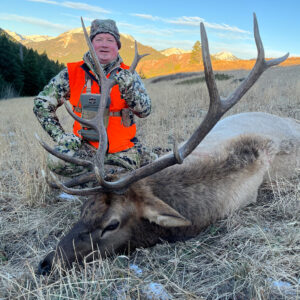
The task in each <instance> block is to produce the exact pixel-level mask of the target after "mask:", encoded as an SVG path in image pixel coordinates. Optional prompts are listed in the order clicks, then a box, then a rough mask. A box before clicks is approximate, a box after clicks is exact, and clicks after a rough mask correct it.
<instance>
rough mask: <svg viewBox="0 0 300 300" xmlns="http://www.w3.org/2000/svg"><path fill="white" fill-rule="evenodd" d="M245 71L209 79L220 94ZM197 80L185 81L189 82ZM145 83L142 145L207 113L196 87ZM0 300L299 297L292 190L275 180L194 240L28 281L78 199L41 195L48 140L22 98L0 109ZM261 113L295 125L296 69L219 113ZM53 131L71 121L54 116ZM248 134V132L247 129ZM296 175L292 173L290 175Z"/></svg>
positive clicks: (298, 205)
mask: <svg viewBox="0 0 300 300" xmlns="http://www.w3.org/2000/svg"><path fill="white" fill-rule="evenodd" d="M247 73H248V72H247V71H228V72H226V74H228V75H230V76H231V77H230V79H227V80H220V81H217V84H218V87H219V90H220V94H221V95H223V96H226V95H228V94H229V93H230V92H231V91H232V90H233V89H234V88H235V87H236V86H237V84H238V81H239V79H241V78H244V77H245V76H246V75H247ZM197 76H198V77H199V76H203V74H201V75H195V76H194V77H197ZM186 79H187V78H185V79H176V80H164V81H160V82H157V83H151V80H148V81H146V86H147V89H148V92H149V94H150V95H151V98H152V101H153V112H152V114H151V116H149V117H148V118H147V119H144V120H138V124H139V137H140V139H141V140H142V141H143V142H144V143H145V144H146V145H148V146H149V147H154V146H158V145H159V146H163V147H169V146H170V143H172V140H173V138H175V139H176V140H177V141H179V142H180V141H182V140H184V139H186V138H187V137H188V136H189V134H190V133H191V132H192V131H193V130H194V128H195V127H196V126H197V124H198V123H199V122H200V121H201V119H202V117H203V116H204V114H205V111H206V110H207V107H208V92H207V88H206V85H205V82H200V83H191V84H187V83H186V84H178V83H180V82H181V81H183V80H186ZM0 111H1V117H0V118H1V119H0V149H1V151H0V299H1V300H2V299H163V300H165V299H241V300H247V299H249V300H250V299H263V300H265V299H272V300H274V299H300V201H299V198H300V183H299V178H294V179H286V178H278V181H277V182H276V183H274V184H273V185H272V186H268V187H266V186H264V187H261V190H260V192H259V197H258V202H257V203H256V204H255V205H251V206H249V207H247V208H245V209H243V210H240V211H238V212H236V213H234V214H233V215H231V216H230V217H228V218H226V219H224V220H220V221H218V222H216V223H215V224H212V225H211V226H209V227H208V228H207V229H206V230H204V231H203V232H202V233H201V234H200V235H199V236H198V237H197V238H194V239H192V240H188V241H187V242H185V243H183V242H178V243H174V244H167V243H163V244H160V245H157V246H155V247H153V248H149V249H138V250H137V251H136V252H135V253H134V254H132V255H131V256H130V257H127V256H124V255H123V256H122V255H121V256H115V257H112V258H107V259H105V258H103V259H102V260H98V261H95V262H93V263H90V264H85V265H84V266H82V267H78V266H74V268H73V269H72V270H71V271H70V273H68V274H67V275H64V274H62V273H60V272H58V273H56V275H55V276H52V277H38V276H37V275H35V270H36V268H37V265H38V263H39V261H40V260H41V259H42V258H43V257H44V256H45V255H46V253H48V252H49V251H50V250H51V249H52V248H53V247H55V245H56V244H57V242H58V240H59V239H60V238H61V237H62V236H63V235H64V234H65V233H66V232H67V231H68V230H69V229H70V227H71V225H72V223H73V222H74V221H75V220H77V218H78V216H79V211H80V205H81V203H82V201H84V199H83V198H77V197H72V198H65V197H63V195H62V194H61V193H60V192H59V191H53V190H50V189H49V187H48V186H47V184H46V182H45V180H44V179H43V177H42V175H41V170H42V169H43V168H45V157H46V154H45V152H44V150H43V149H42V148H41V146H40V145H39V144H38V142H37V141H36V139H35V138H34V133H35V132H37V133H38V135H39V136H41V137H42V138H43V139H44V140H45V141H47V142H49V143H50V139H49V138H48V137H47V136H46V135H45V133H44V132H43V130H42V128H41V127H40V125H39V124H38V122H37V121H36V119H35V117H34V115H33V113H32V98H19V99H11V100H6V101H0ZM244 111H265V112H272V113H274V114H278V115H280V116H288V117H293V118H297V119H300V66H291V67H284V68H282V67H276V68H273V69H271V70H268V71H267V72H265V73H264V74H263V75H262V77H261V78H260V79H259V80H258V82H257V83H256V84H255V86H254V87H253V88H252V89H251V90H250V91H249V92H248V93H247V94H246V95H245V96H244V97H243V99H242V100H241V102H240V103H239V104H238V105H236V107H234V109H233V110H231V111H230V112H229V114H233V113H237V112H244ZM59 116H60V119H61V120H62V124H63V126H64V127H65V128H66V129H67V130H70V128H71V123H72V120H71V119H70V117H69V116H68V115H67V114H66V112H65V110H64V108H61V109H60V110H59ZM253 126H255V124H253ZM299 173H300V170H299Z"/></svg>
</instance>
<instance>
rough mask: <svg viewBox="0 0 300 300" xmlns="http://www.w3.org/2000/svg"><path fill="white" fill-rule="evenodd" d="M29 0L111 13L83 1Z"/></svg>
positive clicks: (30, 0)
mask: <svg viewBox="0 0 300 300" xmlns="http://www.w3.org/2000/svg"><path fill="white" fill-rule="evenodd" d="M27 1H29V2H39V3H46V4H52V5H57V6H62V7H68V8H72V9H77V10H85V11H89V12H96V13H103V14H109V13H110V11H108V10H106V9H104V8H102V7H99V6H94V5H89V4H87V3H82V2H72V1H62V2H58V1H52V0H27Z"/></svg>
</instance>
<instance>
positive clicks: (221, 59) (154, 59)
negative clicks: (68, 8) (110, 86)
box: [5, 28, 252, 78]
mask: <svg viewBox="0 0 300 300" xmlns="http://www.w3.org/2000/svg"><path fill="white" fill-rule="evenodd" d="M88 30H89V28H88ZM5 31H6V33H8V34H9V35H10V36H11V37H12V38H13V39H14V40H16V41H18V42H19V43H21V44H23V45H24V46H26V47H28V48H32V49H34V50H36V51H37V52H38V53H40V54H41V53H46V54H47V56H48V57H49V58H50V59H52V60H55V61H56V60H57V61H58V62H60V63H64V64H66V63H68V62H72V61H79V60H81V59H82V56H83V54H84V53H85V52H86V51H87V50H88V47H87V45H86V42H85V39H84V35H83V30H82V28H76V29H72V30H69V31H66V32H64V33H62V34H60V35H59V36H57V37H50V36H47V35H26V36H25V35H21V34H18V33H15V32H12V31H9V30H5ZM120 37H121V43H122V47H121V49H120V55H121V57H122V58H123V60H124V63H125V64H127V65H130V64H131V62H132V61H133V57H134V37H132V36H131V35H128V34H120ZM137 44H138V49H139V53H141V54H143V53H148V54H150V55H148V56H146V57H145V58H143V60H142V61H141V62H140V63H139V65H138V67H137V71H138V72H139V73H140V74H142V75H143V76H144V77H147V78H148V77H153V76H160V75H168V74H172V73H178V72H190V71H199V70H201V69H203V66H202V63H201V61H200V62H199V63H198V64H195V63H191V59H190V58H191V52H192V50H191V51H186V50H183V49H179V48H168V49H165V50H162V51H158V50H156V49H154V48H152V47H150V46H147V45H143V44H141V43H139V42H137ZM211 57H212V60H213V65H214V69H215V70H217V69H218V68H219V69H220V70H228V69H236V68H238V69H241V68H247V69H249V68H250V67H251V65H252V63H249V61H248V60H247V61H246V62H248V63H245V61H244V60H240V59H238V58H237V57H235V56H234V55H233V54H232V53H230V52H220V53H216V54H212V55H211ZM216 66H217V69H216ZM237 66H238V67H237Z"/></svg>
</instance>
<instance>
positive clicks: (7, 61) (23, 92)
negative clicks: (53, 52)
mask: <svg viewBox="0 0 300 300" xmlns="http://www.w3.org/2000/svg"><path fill="white" fill-rule="evenodd" d="M64 67H65V66H64V65H63V64H60V63H59V62H58V61H56V62H54V61H52V60H50V59H49V58H48V57H47V55H46V54H45V53H43V54H38V53H37V51H35V50H32V49H27V48H26V47H24V46H23V45H22V44H20V43H18V42H16V41H15V40H14V39H13V38H11V37H10V36H9V35H8V34H7V33H6V32H5V31H3V30H2V29H0V99H3V98H11V97H17V96H35V95H37V94H38V93H39V92H40V91H41V90H42V89H43V87H44V86H45V85H46V84H47V83H48V82H49V80H50V79H51V78H52V77H54V76H55V75H56V74H57V73H58V72H59V71H60V70H62V69H63V68H64Z"/></svg>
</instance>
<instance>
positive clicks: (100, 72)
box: [80, 17, 106, 80]
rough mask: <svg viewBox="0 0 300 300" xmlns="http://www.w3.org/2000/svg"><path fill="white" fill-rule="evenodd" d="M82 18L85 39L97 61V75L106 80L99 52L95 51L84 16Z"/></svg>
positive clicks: (95, 61)
mask: <svg viewBox="0 0 300 300" xmlns="http://www.w3.org/2000/svg"><path fill="white" fill-rule="evenodd" d="M80 19H81V25H82V29H83V33H84V37H85V41H86V43H87V45H88V47H89V50H90V54H91V56H92V58H93V61H94V63H95V67H96V71H97V75H98V76H99V79H100V80H105V79H106V76H105V74H104V72H103V69H102V67H101V65H100V62H99V60H98V57H97V54H96V52H95V49H94V47H93V45H92V42H91V40H90V38H89V36H88V33H87V31H86V28H85V25H84V22H83V19H82V17H80Z"/></svg>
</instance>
